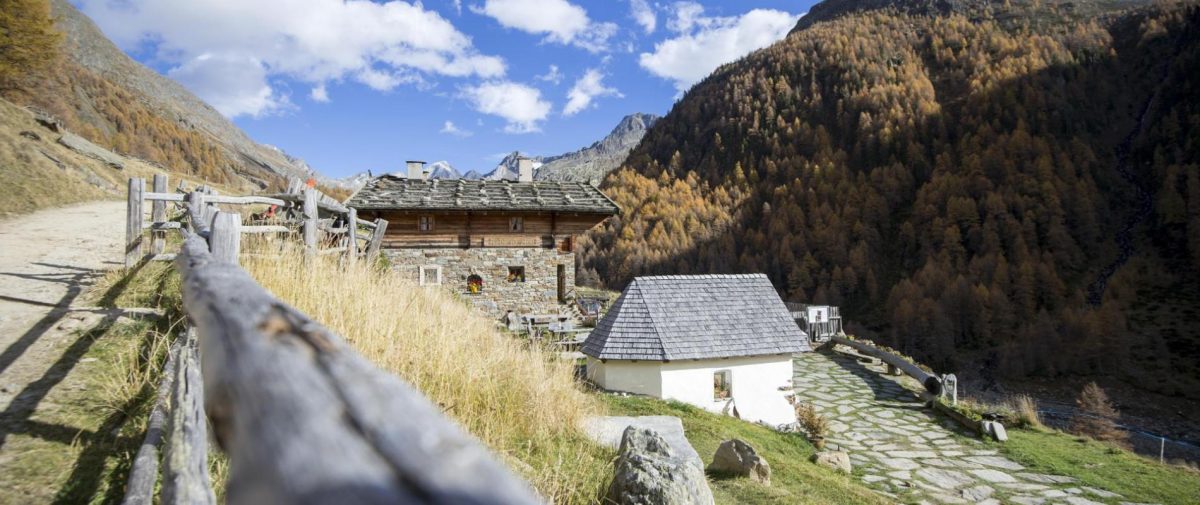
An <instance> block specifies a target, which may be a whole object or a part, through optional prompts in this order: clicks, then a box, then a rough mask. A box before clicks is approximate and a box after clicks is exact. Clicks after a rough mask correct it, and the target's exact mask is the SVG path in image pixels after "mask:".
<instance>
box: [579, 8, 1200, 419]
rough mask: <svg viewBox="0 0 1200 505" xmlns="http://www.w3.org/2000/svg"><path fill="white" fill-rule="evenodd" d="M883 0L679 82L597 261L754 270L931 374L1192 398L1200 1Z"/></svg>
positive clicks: (809, 24)
mask: <svg viewBox="0 0 1200 505" xmlns="http://www.w3.org/2000/svg"><path fill="white" fill-rule="evenodd" d="M866 4H869V3H864V2H833V1H831V2H825V3H823V4H819V5H818V6H817V7H818V8H814V10H813V12H811V13H809V15H808V16H805V17H804V18H801V22H800V26H798V27H797V28H796V29H795V30H794V31H793V32H792V33H791V34H790V35H789V36H788V37H787V38H786V39H785V40H783V41H781V42H779V43H777V44H775V45H773V46H770V47H768V48H766V49H763V50H760V51H758V52H755V53H752V54H751V55H749V56H747V57H745V58H743V59H742V60H740V61H737V62H734V63H731V64H728V65H725V66H723V67H721V68H720V69H718V70H717V71H716V72H715V73H714V74H713V75H712V76H710V77H709V78H708V79H706V80H705V81H703V82H701V83H700V84H698V85H696V86H695V87H694V88H692V89H691V90H690V91H689V92H688V93H687V94H686V95H684V96H683V97H682V98H681V99H680V100H679V101H678V103H676V104H675V106H674V107H673V109H672V110H671V112H670V114H668V115H667V116H666V117H665V118H664V119H662V120H661V121H660V122H659V123H658V124H657V125H656V126H655V127H654V128H652V129H651V130H650V131H649V133H648V134H647V135H646V137H645V139H644V140H643V141H642V143H641V144H640V145H639V146H638V147H637V148H636V149H635V150H634V151H633V152H632V153H631V155H630V156H629V158H628V160H627V161H626V163H625V164H624V166H623V167H622V168H621V169H620V170H618V171H616V172H614V173H613V174H611V175H610V176H609V177H608V178H607V179H606V180H605V181H604V183H603V188H604V190H605V191H606V192H607V193H608V194H609V195H610V196H611V197H613V198H614V200H615V201H616V202H617V203H618V204H619V205H620V206H621V208H622V209H623V212H622V214H621V216H620V217H619V218H616V219H612V220H610V221H608V222H607V223H606V224H605V225H604V226H603V227H602V228H600V229H597V230H594V231H593V233H592V234H591V235H590V236H588V237H586V238H585V239H584V241H583V244H582V247H580V250H581V251H584V253H583V254H582V255H581V259H580V263H581V265H580V266H581V273H580V276H581V278H583V279H587V280H590V281H592V282H597V283H602V284H604V285H607V286H609V287H613V288H619V287H621V286H624V285H625V284H626V283H627V282H628V281H629V280H630V279H631V278H632V277H634V276H637V275H645V274H663V273H709V272H713V273H716V272H757V271H761V272H765V273H767V274H768V275H769V276H770V277H771V279H772V280H773V281H774V282H775V284H776V286H777V287H778V288H780V290H781V291H783V292H784V293H785V298H786V299H789V300H791V301H798V302H819V303H830V304H837V305H841V306H842V307H843V308H842V311H843V315H844V316H846V317H847V319H849V320H852V321H854V322H856V325H855V327H853V328H852V330H853V331H854V332H856V333H858V334H859V335H860V336H866V337H869V338H873V339H875V340H876V341H879V342H881V343H884V344H886V345H889V346H892V347H894V348H897V349H899V350H901V351H903V352H905V353H908V354H910V355H913V356H915V357H916V358H918V359H920V360H922V361H924V362H926V363H928V364H929V365H931V366H932V367H933V368H934V369H936V370H939V371H956V370H957V371H962V370H965V369H968V368H969V367H975V368H970V369H971V370H972V371H973V372H974V373H975V374H984V376H992V377H995V378H1014V377H1054V376H1061V375H1064V374H1082V375H1091V374H1117V375H1118V377H1121V378H1122V379H1124V380H1129V381H1134V382H1137V383H1138V384H1139V387H1145V388H1148V389H1149V390H1152V391H1156V392H1159V393H1163V394H1166V395H1191V396H1194V395H1196V394H1198V392H1200V388H1196V387H1194V386H1195V381H1196V380H1197V376H1200V374H1197V373H1196V372H1197V369H1196V366H1197V365H1196V358H1197V357H1198V356H1200V352H1198V351H1200V346H1198V344H1197V342H1198V341H1200V335H1197V330H1195V329H1193V328H1194V326H1195V325H1194V324H1193V322H1194V319H1195V318H1196V316H1197V315H1200V314H1198V312H1200V289H1198V285H1200V278H1198V272H1200V71H1197V69H1200V6H1198V5H1197V4H1196V3H1195V2H1159V3H1153V4H1140V3H1127V2H1123V3H1121V4H1120V5H1119V6H1118V5H1110V4H1106V3H1092V2H1084V3H1081V2H1075V3H1067V2H1036V1H1035V2H1003V3H999V2H997V3H983V2H952V3H946V2H922V1H912V2H885V3H883V5H881V6H880V7H881V8H878V9H871V8H868V7H864V5H866ZM1117 7H1120V8H1117ZM931 12H934V13H936V14H937V15H936V16H931V15H929V14H930V13H931Z"/></svg>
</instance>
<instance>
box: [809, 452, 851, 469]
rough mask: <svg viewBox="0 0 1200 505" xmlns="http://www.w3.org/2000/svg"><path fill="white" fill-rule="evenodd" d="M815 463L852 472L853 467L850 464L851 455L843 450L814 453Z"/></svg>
mask: <svg viewBox="0 0 1200 505" xmlns="http://www.w3.org/2000/svg"><path fill="white" fill-rule="evenodd" d="M812 459H813V463H816V464H818V465H821V466H827V467H829V468H832V469H834V470H837V471H840V472H845V473H850V471H851V470H852V469H853V467H851V466H850V455H849V454H846V453H845V452H843V451H824V452H818V453H816V454H814V455H813V458H812Z"/></svg>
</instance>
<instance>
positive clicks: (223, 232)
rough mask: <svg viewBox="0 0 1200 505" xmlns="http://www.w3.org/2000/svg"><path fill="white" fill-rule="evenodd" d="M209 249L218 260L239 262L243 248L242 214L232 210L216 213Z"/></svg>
mask: <svg viewBox="0 0 1200 505" xmlns="http://www.w3.org/2000/svg"><path fill="white" fill-rule="evenodd" d="M208 244H209V250H210V251H212V254H213V257H214V258H216V259H217V260H218V261H224V262H226V263H233V264H234V265H237V264H238V253H239V252H241V249H242V216H241V215H240V214H236V213H232V212H220V211H218V212H217V213H216V216H214V217H213V224H212V232H211V235H209V237H208Z"/></svg>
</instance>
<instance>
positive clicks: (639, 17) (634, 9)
mask: <svg viewBox="0 0 1200 505" xmlns="http://www.w3.org/2000/svg"><path fill="white" fill-rule="evenodd" d="M629 15H630V16H633V20H634V21H637V24H639V25H641V26H642V29H643V30H645V31H646V33H647V34H650V33H654V28H655V26H657V25H658V16H657V15H655V14H654V8H653V7H650V4H648V3H646V0H629Z"/></svg>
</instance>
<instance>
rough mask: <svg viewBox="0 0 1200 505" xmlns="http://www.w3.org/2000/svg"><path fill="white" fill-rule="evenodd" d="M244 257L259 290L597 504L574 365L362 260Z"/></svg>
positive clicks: (564, 499)
mask: <svg viewBox="0 0 1200 505" xmlns="http://www.w3.org/2000/svg"><path fill="white" fill-rule="evenodd" d="M244 246H245V247H244V248H243V250H247V251H258V252H259V254H256V255H244V256H243V263H244V265H243V266H244V267H245V268H246V270H247V271H249V272H250V273H251V275H253V276H254V277H255V278H256V279H257V280H258V281H259V282H260V283H261V284H262V285H263V286H264V287H266V288H267V289H269V290H270V291H271V292H272V293H274V294H275V295H276V296H278V297H279V298H280V299H282V300H285V301H287V302H288V303H290V304H292V305H293V306H295V307H296V308H298V309H300V310H302V311H304V312H305V313H306V314H308V315H309V316H310V317H312V318H313V319H315V320H317V321H320V322H321V323H322V324H324V325H326V326H327V327H329V328H330V329H332V330H333V331H334V332H336V333H338V334H340V335H342V336H343V337H344V338H345V339H346V340H347V341H348V342H349V343H350V344H351V345H352V346H354V347H355V348H356V349H358V351H359V352H361V353H362V354H363V355H364V356H366V357H367V358H368V359H370V360H371V361H373V362H374V363H376V364H377V365H379V366H380V367H382V368H384V369H387V370H389V371H392V372H394V373H396V374H397V375H399V376H400V377H403V378H404V379H406V380H407V381H409V382H410V383H411V384H412V385H413V386H415V387H416V388H417V389H419V390H421V391H422V392H424V393H425V394H426V395H427V396H428V397H429V398H430V399H432V400H433V401H435V402H437V403H438V404H439V405H441V406H442V408H443V410H444V411H445V412H446V413H447V415H449V416H451V417H453V418H454V419H456V420H457V421H458V422H459V423H461V424H462V425H463V427H465V428H466V429H467V430H468V431H469V432H471V433H472V434H474V435H475V436H476V437H478V438H479V439H481V440H482V441H483V442H484V443H486V444H487V445H488V446H490V447H491V448H492V449H493V450H494V451H496V452H497V453H500V454H501V455H502V459H504V460H505V461H506V462H507V463H508V464H509V466H510V467H511V468H512V469H513V470H514V471H516V472H518V473H519V474H521V475H522V476H523V477H525V478H526V479H527V480H529V481H530V482H531V483H532V484H533V486H534V487H535V488H537V490H538V491H539V492H540V493H541V494H542V496H543V497H545V498H546V499H547V500H549V501H552V502H554V503H592V502H595V501H596V499H597V497H598V496H599V494H600V492H601V487H602V486H603V485H604V484H606V483H607V480H608V478H609V475H610V471H611V467H610V463H609V461H610V458H611V456H612V453H611V451H609V450H608V449H604V448H601V447H599V446H597V445H595V444H593V443H591V442H590V441H589V440H587V439H586V438H585V437H584V436H583V435H582V433H581V432H580V431H579V428H578V427H579V425H580V421H581V420H582V419H583V418H584V417H585V416H588V415H590V414H592V413H595V412H598V411H599V410H600V405H598V404H597V403H596V401H595V400H594V399H593V398H591V397H589V396H587V395H586V394H584V392H583V391H582V390H581V389H580V388H579V386H578V385H577V384H576V383H575V380H574V374H573V365H572V364H571V363H570V362H566V361H562V360H559V359H557V358H556V357H555V356H553V355H552V354H550V353H547V352H543V351H541V350H538V349H529V348H527V347H525V346H523V345H522V343H521V342H520V341H518V340H517V339H515V338H513V337H511V336H508V335H505V334H503V333H501V332H500V331H499V330H498V329H497V328H496V326H495V325H494V324H493V323H492V322H491V321H489V320H487V319H485V318H483V317H482V316H480V315H478V314H476V313H475V312H473V311H472V310H471V309H470V308H468V307H467V306H466V305H465V304H463V303H462V302H460V301H459V300H457V299H455V298H454V297H453V296H452V295H451V294H449V293H446V292H444V291H442V290H441V289H438V288H424V287H420V286H417V285H415V284H413V283H411V282H409V281H405V280H403V279H400V278H399V276H396V275H391V274H389V273H387V272H381V271H379V270H377V269H373V268H370V267H368V266H367V265H365V264H364V262H358V263H357V264H356V265H354V266H346V265H339V263H338V261H337V260H335V259H331V258H328V257H325V258H318V259H315V260H313V261H311V262H306V261H305V260H304V257H303V254H301V253H299V252H298V251H294V250H292V251H283V252H282V254H280V253H277V252H276V251H278V250H279V248H280V247H283V248H285V249H291V246H290V245H281V244H279V243H276V244H270V245H268V244H263V243H258V244H244Z"/></svg>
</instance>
